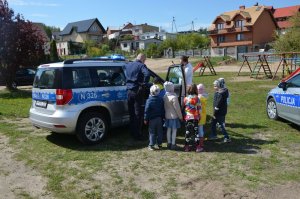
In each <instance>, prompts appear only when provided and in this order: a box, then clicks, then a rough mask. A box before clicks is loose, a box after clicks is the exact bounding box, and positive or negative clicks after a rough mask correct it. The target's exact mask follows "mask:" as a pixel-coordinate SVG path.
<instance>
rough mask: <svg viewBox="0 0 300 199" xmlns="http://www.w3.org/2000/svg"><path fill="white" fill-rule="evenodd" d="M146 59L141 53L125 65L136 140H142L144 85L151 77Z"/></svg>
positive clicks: (129, 105) (132, 128)
mask: <svg viewBox="0 0 300 199" xmlns="http://www.w3.org/2000/svg"><path fill="white" fill-rule="evenodd" d="M145 61H146V56H145V55H144V54H142V53H140V54H138V56H137V57H136V60H135V61H134V62H129V63H128V64H127V65H126V66H125V72H126V86H127V100H128V111H129V115H130V131H131V134H132V136H133V138H134V139H136V140H142V124H143V112H144V110H143V107H142V105H143V102H144V95H145V93H144V92H145V90H144V85H145V84H146V83H148V82H149V79H150V73H149V71H148V68H147V66H146V65H145Z"/></svg>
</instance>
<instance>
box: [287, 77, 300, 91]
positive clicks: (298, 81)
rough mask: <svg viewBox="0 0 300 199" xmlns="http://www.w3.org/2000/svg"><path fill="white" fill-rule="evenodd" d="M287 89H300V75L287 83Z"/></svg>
mask: <svg viewBox="0 0 300 199" xmlns="http://www.w3.org/2000/svg"><path fill="white" fill-rule="evenodd" d="M287 83H288V87H289V88H291V87H294V88H300V75H297V76H296V77H293V78H292V79H291V80H290V81H288V82H287Z"/></svg>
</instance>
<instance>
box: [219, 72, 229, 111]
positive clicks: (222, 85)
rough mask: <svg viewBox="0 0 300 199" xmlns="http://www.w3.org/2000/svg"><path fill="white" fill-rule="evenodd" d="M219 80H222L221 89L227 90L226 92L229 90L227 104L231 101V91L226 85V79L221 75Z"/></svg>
mask: <svg viewBox="0 0 300 199" xmlns="http://www.w3.org/2000/svg"><path fill="white" fill-rule="evenodd" d="M218 81H219V82H220V87H221V89H223V90H225V92H228V97H227V99H226V101H227V105H229V102H230V93H229V91H228V89H227V87H226V84H225V79H224V78H223V77H220V78H219V79H218Z"/></svg>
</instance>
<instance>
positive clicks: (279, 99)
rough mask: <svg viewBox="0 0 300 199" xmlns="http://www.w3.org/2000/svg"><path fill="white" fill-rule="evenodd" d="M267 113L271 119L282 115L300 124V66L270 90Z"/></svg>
mask: <svg viewBox="0 0 300 199" xmlns="http://www.w3.org/2000/svg"><path fill="white" fill-rule="evenodd" d="M267 115H268V117H269V118H270V119H278V117H281V118H284V119H286V120H288V121H290V122H293V123H295V124H297V125H299V126H300V68H299V69H298V70H296V71H295V72H293V73H292V74H291V75H290V76H288V77H287V78H285V79H283V80H282V81H281V82H280V83H279V84H278V86H277V87H275V88H274V89H272V90H270V92H269V93H268V96H267Z"/></svg>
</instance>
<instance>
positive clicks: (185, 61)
mask: <svg viewBox="0 0 300 199" xmlns="http://www.w3.org/2000/svg"><path fill="white" fill-rule="evenodd" d="M180 64H181V65H182V66H183V69H184V74H185V82H186V86H187V87H188V86H190V85H192V83H193V66H192V64H191V63H189V57H188V56H185V55H183V56H181V58H180Z"/></svg>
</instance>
